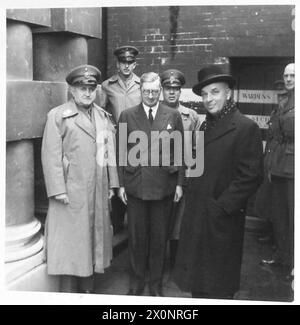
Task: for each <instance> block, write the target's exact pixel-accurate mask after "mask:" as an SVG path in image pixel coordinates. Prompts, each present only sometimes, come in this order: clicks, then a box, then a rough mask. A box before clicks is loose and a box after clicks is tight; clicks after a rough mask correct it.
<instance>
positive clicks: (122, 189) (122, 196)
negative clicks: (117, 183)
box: [118, 187, 127, 205]
mask: <svg viewBox="0 0 300 325" xmlns="http://www.w3.org/2000/svg"><path fill="white" fill-rule="evenodd" d="M118 196H119V198H120V199H121V200H122V202H123V203H124V204H126V205H127V195H126V192H125V187H120V188H119V193H118Z"/></svg>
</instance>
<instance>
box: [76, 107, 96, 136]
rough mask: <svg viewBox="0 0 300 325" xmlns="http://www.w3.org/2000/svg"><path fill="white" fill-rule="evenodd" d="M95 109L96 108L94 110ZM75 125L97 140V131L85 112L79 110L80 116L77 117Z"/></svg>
mask: <svg viewBox="0 0 300 325" xmlns="http://www.w3.org/2000/svg"><path fill="white" fill-rule="evenodd" d="M93 108H94V107H93ZM94 109H95V108H94ZM75 123H76V124H77V125H78V126H79V127H80V128H81V129H82V130H83V131H84V132H85V133H87V134H88V135H89V136H91V137H92V138H93V139H96V130H95V127H94V125H93V123H92V122H91V121H90V120H89V119H88V118H87V116H85V114H84V113H83V112H81V111H80V110H78V115H77V116H76V120H75Z"/></svg>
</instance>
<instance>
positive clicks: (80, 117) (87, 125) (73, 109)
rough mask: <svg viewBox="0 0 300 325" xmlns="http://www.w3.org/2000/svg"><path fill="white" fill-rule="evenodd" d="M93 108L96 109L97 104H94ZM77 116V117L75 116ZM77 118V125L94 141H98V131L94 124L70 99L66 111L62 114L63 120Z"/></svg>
mask: <svg viewBox="0 0 300 325" xmlns="http://www.w3.org/2000/svg"><path fill="white" fill-rule="evenodd" d="M92 107H93V108H94V107H95V104H92ZM75 115H76V116H75ZM72 116H75V123H76V124H77V125H78V126H79V127H80V128H81V129H82V130H83V131H84V132H86V133H87V134H88V135H89V136H91V137H92V138H93V139H96V130H95V126H94V125H93V123H92V122H91V121H90V120H89V119H88V118H87V116H86V115H85V114H84V113H83V112H81V111H80V110H79V109H78V108H77V106H76V104H75V102H74V100H73V99H70V100H69V101H68V103H67V105H66V108H65V110H64V111H63V112H62V117H63V118H69V117H72Z"/></svg>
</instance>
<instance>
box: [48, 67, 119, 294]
mask: <svg viewBox="0 0 300 325" xmlns="http://www.w3.org/2000/svg"><path fill="white" fill-rule="evenodd" d="M66 81H67V83H68V85H69V91H70V93H71V99H70V100H69V101H68V102H67V103H64V104H63V105H60V106H58V107H55V108H53V109H52V110H51V111H50V112H49V113H48V116H47V122H46V126H45V130H44V135H43V143H42V165H43V172H44V177H45V184H46V189H47V195H48V198H49V209H48V213H47V218H46V225H45V252H46V259H47V271H48V274H51V275H55V276H60V280H61V288H60V290H61V291H63V292H84V293H91V292H93V289H94V288H93V274H94V272H97V273H103V272H104V269H105V268H107V267H108V266H109V265H110V262H111V259H112V229H111V223H110V215H109V199H110V198H111V197H112V195H113V188H117V187H118V186H119V182H118V174H117V169H116V156H115V148H114V134H115V128H114V126H113V123H112V121H111V118H110V114H109V113H107V112H106V111H105V110H104V109H102V108H100V107H99V106H97V105H96V104H95V103H94V101H95V98H96V89H97V84H99V82H100V71H99V70H98V69H97V68H96V67H94V66H91V65H82V66H79V67H76V68H74V69H73V70H72V71H71V72H70V73H69V74H68V75H67V77H66ZM108 140H111V141H108Z"/></svg>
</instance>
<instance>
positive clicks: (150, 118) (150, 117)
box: [149, 107, 153, 125]
mask: <svg viewBox="0 0 300 325" xmlns="http://www.w3.org/2000/svg"><path fill="white" fill-rule="evenodd" d="M149 122H150V124H151V125H152V123H153V115H152V108H151V107H150V109H149Z"/></svg>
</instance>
